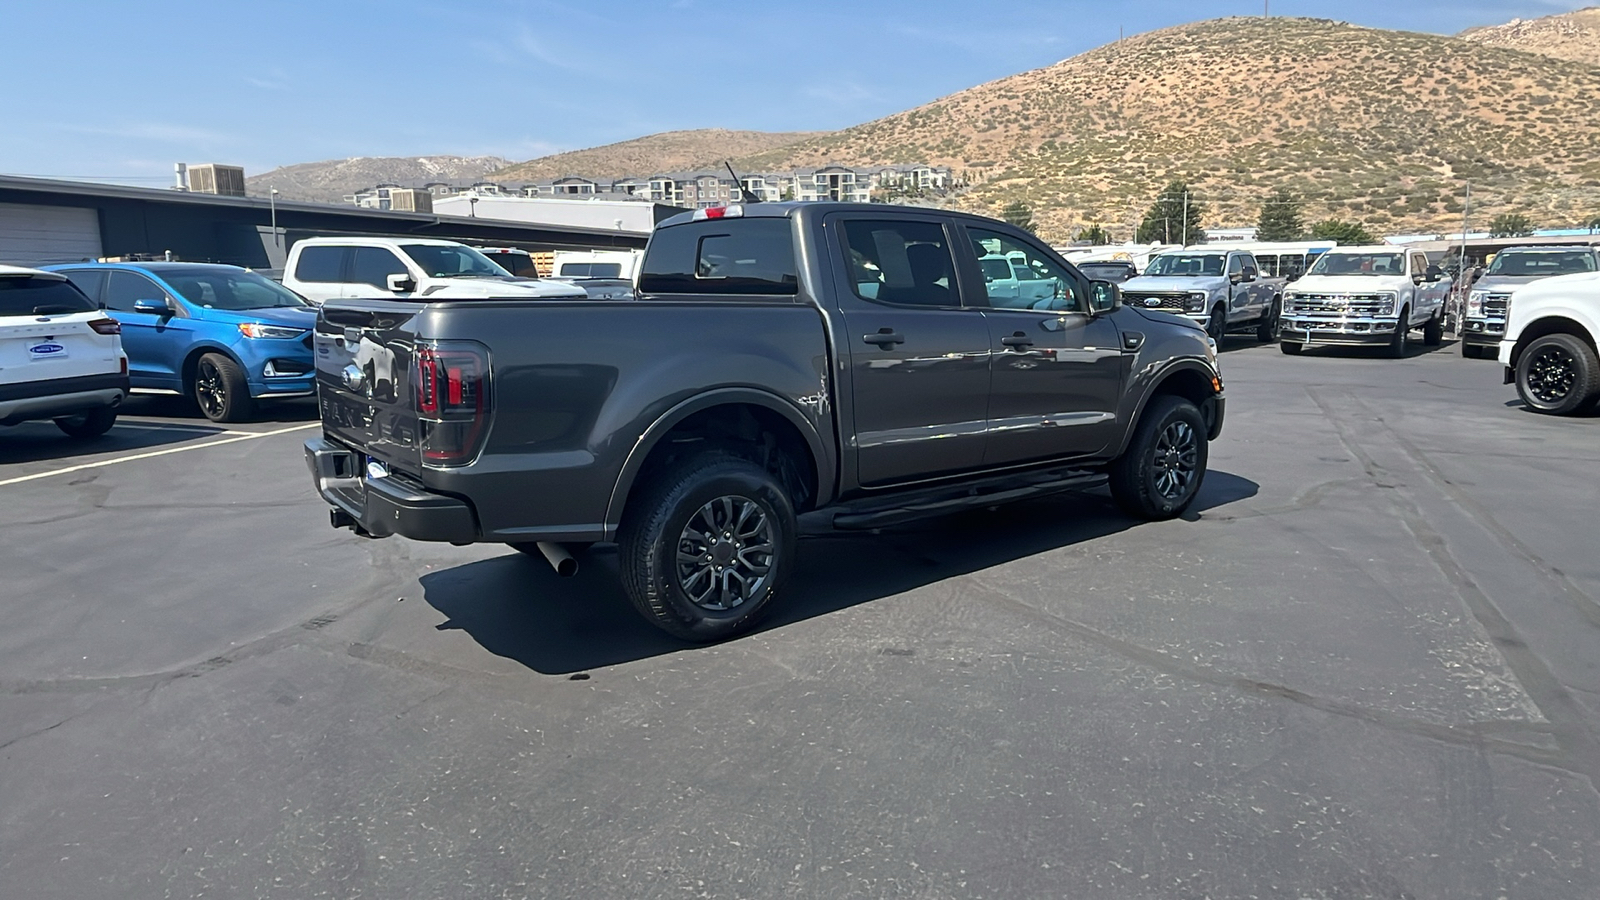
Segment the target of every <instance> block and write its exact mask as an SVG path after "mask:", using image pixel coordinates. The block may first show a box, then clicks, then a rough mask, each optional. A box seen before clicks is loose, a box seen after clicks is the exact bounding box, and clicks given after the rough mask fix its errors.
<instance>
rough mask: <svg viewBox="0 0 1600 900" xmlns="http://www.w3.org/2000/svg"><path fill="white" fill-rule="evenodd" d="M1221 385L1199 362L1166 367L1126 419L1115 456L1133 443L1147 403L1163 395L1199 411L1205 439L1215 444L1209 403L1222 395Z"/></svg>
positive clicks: (1212, 405) (1213, 409) (1213, 415)
mask: <svg viewBox="0 0 1600 900" xmlns="http://www.w3.org/2000/svg"><path fill="white" fill-rule="evenodd" d="M1221 384H1222V381H1221V379H1220V378H1219V377H1218V376H1217V374H1216V373H1215V372H1213V371H1212V370H1211V368H1210V367H1209V366H1207V365H1206V364H1205V363H1202V362H1200V361H1199V360H1194V359H1185V360H1179V361H1177V362H1175V363H1173V364H1171V365H1169V366H1167V367H1166V368H1165V369H1163V370H1162V371H1161V372H1160V373H1159V374H1157V375H1156V376H1155V378H1154V379H1152V381H1151V384H1150V387H1149V389H1148V390H1146V391H1145V392H1144V394H1143V395H1142V396H1141V397H1140V398H1139V402H1138V403H1137V404H1136V405H1135V406H1134V409H1133V414H1132V415H1130V416H1129V417H1128V427H1127V428H1125V429H1124V430H1123V434H1122V441H1121V444H1120V445H1119V446H1118V447H1117V455H1118V456H1120V455H1122V453H1123V452H1124V451H1125V450H1127V448H1128V442H1129V441H1131V440H1133V434H1134V432H1135V431H1136V430H1138V427H1139V421H1140V419H1142V418H1143V417H1144V412H1145V410H1146V409H1147V408H1149V406H1150V402H1151V401H1152V400H1154V399H1155V398H1157V397H1160V396H1165V395H1174V396H1178V397H1182V398H1184V399H1185V400H1188V401H1190V402H1192V403H1194V405H1195V406H1197V407H1199V408H1200V415H1201V417H1202V418H1204V419H1205V421H1206V432H1207V438H1208V439H1213V440H1214V439H1215V438H1216V435H1217V426H1218V423H1217V419H1216V404H1215V403H1214V402H1212V401H1214V400H1216V398H1217V397H1220V396H1221V394H1222V392H1221V391H1220V390H1219V389H1218V388H1220V386H1221Z"/></svg>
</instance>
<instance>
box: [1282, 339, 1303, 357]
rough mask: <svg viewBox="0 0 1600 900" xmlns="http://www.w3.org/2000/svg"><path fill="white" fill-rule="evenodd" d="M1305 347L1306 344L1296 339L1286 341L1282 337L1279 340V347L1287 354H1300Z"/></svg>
mask: <svg viewBox="0 0 1600 900" xmlns="http://www.w3.org/2000/svg"><path fill="white" fill-rule="evenodd" d="M1305 348H1306V345H1305V344H1296V343H1295V342H1294V341H1285V340H1282V339H1281V338H1280V339H1279V340H1278V349H1279V350H1282V351H1283V352H1284V355H1286V356H1299V355H1300V351H1302V350H1304V349H1305Z"/></svg>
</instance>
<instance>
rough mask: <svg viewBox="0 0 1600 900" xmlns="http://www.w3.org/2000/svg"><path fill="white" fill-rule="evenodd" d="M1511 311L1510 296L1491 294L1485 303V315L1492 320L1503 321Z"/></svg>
mask: <svg viewBox="0 0 1600 900" xmlns="http://www.w3.org/2000/svg"><path fill="white" fill-rule="evenodd" d="M1510 311H1511V295H1510V294H1490V295H1489V296H1488V297H1487V298H1485V299H1484V301H1483V314H1484V315H1485V316H1489V317H1491V318H1496V319H1503V318H1505V317H1506V313H1507V312H1510Z"/></svg>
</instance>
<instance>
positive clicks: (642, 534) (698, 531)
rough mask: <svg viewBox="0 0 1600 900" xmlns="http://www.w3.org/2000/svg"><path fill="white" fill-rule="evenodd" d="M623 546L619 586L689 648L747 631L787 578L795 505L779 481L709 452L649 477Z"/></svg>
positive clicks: (631, 505)
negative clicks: (620, 583)
mask: <svg viewBox="0 0 1600 900" xmlns="http://www.w3.org/2000/svg"><path fill="white" fill-rule="evenodd" d="M648 477H649V481H648V482H647V483H646V484H645V485H644V487H643V488H642V490H641V491H640V492H639V494H638V496H637V497H635V498H633V499H630V500H629V502H628V509H627V511H626V512H625V513H624V515H623V522H622V528H621V531H620V533H619V535H618V541H617V563H618V568H619V570H620V572H621V575H622V586H623V589H624V590H625V591H626V592H627V594H628V599H629V600H631V601H632V602H633V605H634V608H635V609H637V610H638V611H639V613H640V614H641V615H643V616H644V617H645V619H647V620H649V621H650V622H651V623H652V624H654V625H655V626H656V627H658V628H660V629H662V630H663V631H665V632H667V633H668V634H671V635H673V636H675V637H679V638H682V639H684V640H689V641H714V640H720V639H722V638H726V637H731V636H733V635H735V634H738V633H739V632H741V631H744V630H746V629H748V628H749V627H750V626H751V625H752V624H753V623H754V622H755V621H756V619H757V618H758V617H759V616H760V615H761V613H762V612H764V611H765V610H766V609H767V607H768V606H769V605H770V604H771V602H772V600H773V598H774V597H775V596H776V595H777V592H778V590H779V589H780V588H781V587H782V585H783V581H784V579H785V578H786V577H787V573H788V570H789V568H790V567H791V565H792V561H793V557H794V542H795V535H796V534H797V531H798V529H797V526H796V524H795V513H794V506H793V503H792V502H791V501H790V499H789V495H788V492H787V491H786V490H785V489H784V487H783V486H782V485H781V484H779V482H778V481H777V479H776V478H774V477H773V475H772V473H770V472H768V471H767V470H766V469H764V468H762V467H761V466H758V465H756V464H755V463H753V462H751V461H749V460H748V459H744V458H742V457H738V456H734V455H732V454H731V453H729V452H726V451H711V452H707V453H704V454H702V455H700V456H695V457H692V458H690V459H687V460H684V461H681V462H679V463H677V464H675V465H673V466H671V467H667V468H663V469H662V470H660V471H657V472H655V473H654V474H652V475H650V476H648Z"/></svg>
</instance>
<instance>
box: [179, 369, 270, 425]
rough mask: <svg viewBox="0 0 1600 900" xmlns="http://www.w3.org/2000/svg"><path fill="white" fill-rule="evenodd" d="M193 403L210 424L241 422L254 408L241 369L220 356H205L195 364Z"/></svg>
mask: <svg viewBox="0 0 1600 900" xmlns="http://www.w3.org/2000/svg"><path fill="white" fill-rule="evenodd" d="M194 401H195V403H196V404H198V405H199V407H200V412H201V414H203V415H204V416H205V417H206V418H208V419H210V420H211V421H213V422H242V421H244V420H245V419H248V418H249V417H250V413H251V412H253V411H254V409H255V405H254V404H253V403H252V402H251V400H250V385H249V384H248V383H246V382H245V379H244V370H243V369H241V368H239V364H238V363H236V362H234V361H233V358H232V357H230V356H227V355H225V354H222V353H207V354H206V355H205V356H202V357H200V361H199V362H197V363H195V367H194Z"/></svg>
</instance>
